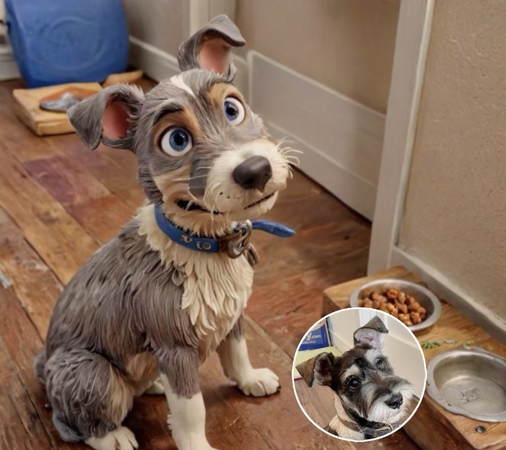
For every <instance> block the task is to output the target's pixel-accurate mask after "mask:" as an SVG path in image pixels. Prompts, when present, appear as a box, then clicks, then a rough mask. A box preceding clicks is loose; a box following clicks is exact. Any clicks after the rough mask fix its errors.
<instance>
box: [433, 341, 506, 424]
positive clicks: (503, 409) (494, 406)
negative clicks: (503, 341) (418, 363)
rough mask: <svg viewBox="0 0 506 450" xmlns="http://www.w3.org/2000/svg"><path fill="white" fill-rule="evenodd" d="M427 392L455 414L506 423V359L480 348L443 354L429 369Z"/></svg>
mask: <svg viewBox="0 0 506 450" xmlns="http://www.w3.org/2000/svg"><path fill="white" fill-rule="evenodd" d="M427 392H428V393H429V395H430V396H431V398H432V399H433V400H434V401H436V402H437V403H439V404H440V405H441V406H442V407H443V408H445V409H447V410H448V411H450V412H452V413H455V414H460V415H462V416H466V417H469V418H471V419H476V420H482V421H485V422H503V421H506V359H505V358H502V357H500V356H499V355H496V354H494V353H490V352H487V351H485V350H482V349H478V348H475V349H471V350H466V349H461V350H451V351H448V352H443V353H439V354H438V355H436V356H435V357H434V358H432V359H431V360H430V362H429V364H428V366H427Z"/></svg>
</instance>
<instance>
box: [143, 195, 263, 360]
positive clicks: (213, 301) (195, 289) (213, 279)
mask: <svg viewBox="0 0 506 450" xmlns="http://www.w3.org/2000/svg"><path fill="white" fill-rule="evenodd" d="M153 208H154V207H153V205H147V206H144V207H142V208H141V209H140V210H139V212H138V214H137V219H138V220H139V224H140V226H139V234H141V235H144V236H146V240H147V242H148V245H149V246H150V247H151V248H153V249H154V250H157V251H159V252H160V256H161V258H162V261H163V262H164V263H165V264H167V265H174V266H176V267H177V268H178V269H179V270H181V271H182V272H183V273H184V274H185V281H184V294H183V299H182V305H181V306H182V308H183V310H187V311H188V314H189V315H190V319H191V322H192V324H193V325H194V327H195V329H196V331H197V334H198V336H199V338H200V339H201V341H202V344H201V353H202V356H203V358H205V357H206V356H207V355H208V354H209V353H211V352H212V351H214V350H215V349H216V347H217V346H218V344H219V343H220V342H221V341H222V340H223V339H224V338H225V336H226V335H227V334H228V333H229V332H230V330H231V329H232V327H233V326H234V324H235V322H236V321H237V320H238V318H239V317H240V315H241V314H242V312H243V310H244V308H245V307H246V303H247V301H248V298H249V296H250V294H251V287H252V284H253V269H252V267H251V266H250V265H249V263H248V261H247V260H246V258H244V257H240V258H237V259H231V258H229V257H228V255H226V254H224V253H213V254H202V253H201V252H197V251H194V250H190V249H187V248H185V247H183V246H181V245H179V244H176V243H174V242H173V241H171V240H170V239H169V238H167V236H165V234H164V233H163V232H162V231H161V230H160V229H159V228H158V225H157V224H156V220H155V215H154V210H153Z"/></svg>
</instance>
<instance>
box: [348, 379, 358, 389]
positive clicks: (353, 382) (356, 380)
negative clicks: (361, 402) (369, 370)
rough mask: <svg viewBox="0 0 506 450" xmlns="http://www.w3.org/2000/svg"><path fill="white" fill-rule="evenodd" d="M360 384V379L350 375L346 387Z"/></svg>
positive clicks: (355, 386) (354, 387) (353, 387)
mask: <svg viewBox="0 0 506 450" xmlns="http://www.w3.org/2000/svg"><path fill="white" fill-rule="evenodd" d="M359 386H360V380H359V379H358V378H355V377H352V378H350V379H349V380H348V387H349V388H351V389H356V388H358V387H359Z"/></svg>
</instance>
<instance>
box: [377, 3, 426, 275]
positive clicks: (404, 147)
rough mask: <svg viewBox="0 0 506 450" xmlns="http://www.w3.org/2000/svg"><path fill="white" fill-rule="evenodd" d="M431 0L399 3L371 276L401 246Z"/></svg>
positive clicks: (389, 259) (387, 263) (389, 260)
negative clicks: (400, 233)
mask: <svg viewBox="0 0 506 450" xmlns="http://www.w3.org/2000/svg"><path fill="white" fill-rule="evenodd" d="M434 3H435V0H402V1H401V7H400V11H399V21H398V25H397V37H396V42H395V53H394V64H393V70H392V81H391V84H390V94H389V97H388V107H387V116H386V125H385V139H384V142H383V154H382V158H381V166H380V176H379V182H378V193H377V197H376V206H375V213H374V219H373V225H372V236H371V246H370V251H369V263H368V268H367V271H368V273H369V274H371V273H374V272H377V271H379V270H382V269H386V268H388V267H390V266H391V265H392V256H393V253H394V250H395V248H396V247H397V243H398V241H399V232H400V226H401V221H402V217H403V213H404V202H405V197H406V191H407V187H408V181H409V171H410V166H411V156H412V152H413V146H414V142H415V132H416V126H417V120H418V111H419V106H420V99H421V94H422V87H423V81H424V75H425V64H426V61H427V53H428V48H429V39H430V34H431V26H432V18H433V12H434Z"/></svg>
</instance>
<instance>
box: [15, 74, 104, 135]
mask: <svg viewBox="0 0 506 450" xmlns="http://www.w3.org/2000/svg"><path fill="white" fill-rule="evenodd" d="M101 90H102V86H100V84H98V83H70V84H61V85H56V86H45V87H41V88H36V89H14V91H13V96H14V99H15V102H14V109H15V110H16V113H17V115H18V117H19V118H20V120H22V121H23V123H24V124H25V125H26V126H27V127H29V128H30V129H32V130H33V132H34V133H36V134H38V135H39V136H44V135H52V134H63V133H72V132H73V131H74V128H73V127H72V125H71V124H70V121H69V119H68V116H67V114H66V113H61V112H59V113H58V112H52V111H45V110H43V109H41V108H40V102H41V100H43V99H46V98H51V99H52V98H54V97H55V96H56V98H59V97H60V94H61V93H62V92H66V91H69V92H71V93H73V94H74V95H78V96H79V98H82V97H81V96H80V94H83V95H84V96H88V95H93V93H96V92H99V91H101ZM80 91H81V92H80Z"/></svg>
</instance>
